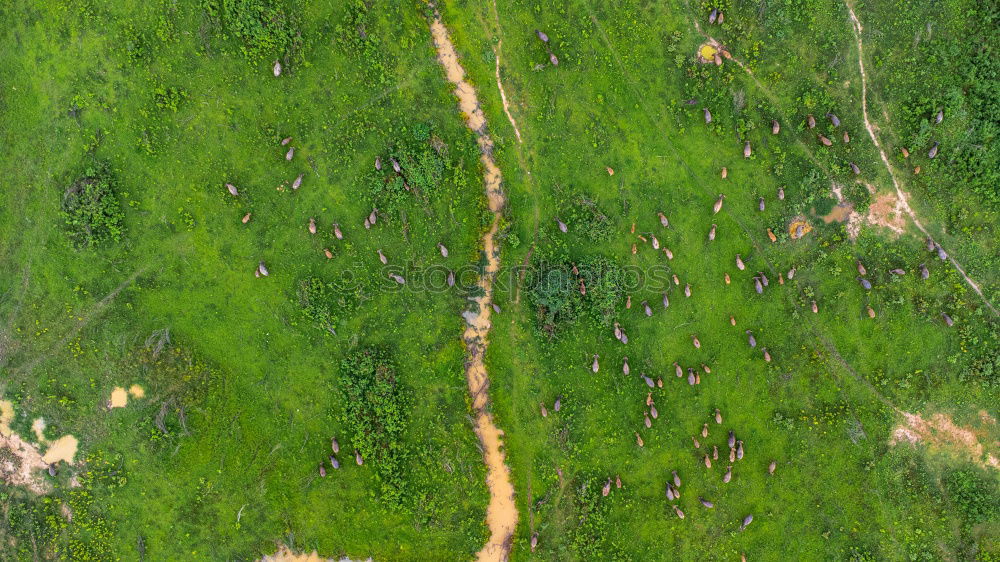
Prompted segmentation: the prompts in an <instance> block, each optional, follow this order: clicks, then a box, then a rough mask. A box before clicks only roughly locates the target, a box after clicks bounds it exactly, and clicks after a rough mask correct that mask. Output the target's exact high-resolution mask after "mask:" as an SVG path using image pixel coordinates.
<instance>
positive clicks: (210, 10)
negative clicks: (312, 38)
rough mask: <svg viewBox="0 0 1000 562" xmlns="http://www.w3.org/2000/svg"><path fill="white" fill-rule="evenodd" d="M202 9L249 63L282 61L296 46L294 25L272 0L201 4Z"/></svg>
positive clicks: (207, 0) (222, 0)
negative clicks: (237, 44)
mask: <svg viewBox="0 0 1000 562" xmlns="http://www.w3.org/2000/svg"><path fill="white" fill-rule="evenodd" d="M204 8H205V12H206V13H207V14H208V15H209V17H210V18H212V19H213V20H215V21H217V22H218V23H220V24H221V26H222V28H223V29H224V30H225V31H226V32H227V33H231V34H233V35H235V36H236V38H237V39H239V40H240V51H241V52H242V53H243V54H244V55H245V56H246V57H247V58H248V59H250V60H251V61H253V62H260V61H262V60H265V59H270V58H282V57H286V56H288V55H290V54H291V51H292V50H293V49H294V48H295V46H296V41H297V39H298V30H297V29H296V25H295V21H294V20H293V18H292V17H291V16H289V15H288V14H286V13H285V10H284V9H283V8H282V7H281V6H280V5H279V4H278V2H275V1H274V0H205V2H204Z"/></svg>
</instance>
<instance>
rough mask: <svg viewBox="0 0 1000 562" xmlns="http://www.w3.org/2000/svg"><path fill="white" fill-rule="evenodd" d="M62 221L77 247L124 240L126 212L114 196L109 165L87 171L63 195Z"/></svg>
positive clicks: (100, 165)
mask: <svg viewBox="0 0 1000 562" xmlns="http://www.w3.org/2000/svg"><path fill="white" fill-rule="evenodd" d="M62 212H63V218H64V220H65V221H66V226H67V227H68V232H69V236H70V239H71V240H72V241H73V243H74V244H75V245H76V246H77V247H78V248H87V247H92V246H97V245H100V244H102V243H104V242H107V241H113V242H118V241H120V240H121V237H122V234H123V233H124V229H125V225H124V222H125V212H124V211H123V210H122V206H121V203H120V202H119V201H118V195H117V194H116V193H115V180H114V176H113V175H112V173H111V169H110V167H109V166H108V165H107V164H106V163H97V164H94V165H92V166H90V167H88V168H87V169H86V171H85V172H84V174H83V176H81V177H80V178H79V179H77V180H76V181H74V182H73V183H72V184H71V185H70V186H69V187H68V188H66V191H65V193H64V194H63V201H62Z"/></svg>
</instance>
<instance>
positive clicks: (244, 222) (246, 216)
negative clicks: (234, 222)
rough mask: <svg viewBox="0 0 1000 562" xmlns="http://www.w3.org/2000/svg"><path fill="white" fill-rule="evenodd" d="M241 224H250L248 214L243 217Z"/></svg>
mask: <svg viewBox="0 0 1000 562" xmlns="http://www.w3.org/2000/svg"><path fill="white" fill-rule="evenodd" d="M242 220H243V224H246V223H248V222H250V213H247V214H245V215H243V219H242Z"/></svg>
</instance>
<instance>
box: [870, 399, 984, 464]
mask: <svg viewBox="0 0 1000 562" xmlns="http://www.w3.org/2000/svg"><path fill="white" fill-rule="evenodd" d="M901 414H902V416H903V419H904V422H903V423H901V424H899V425H897V426H896V427H895V429H893V431H892V437H890V438H889V445H899V444H901V443H908V444H910V445H917V444H918V443H919V444H923V445H926V446H927V447H928V448H930V449H933V450H935V451H942V452H946V453H949V454H951V455H954V456H957V457H963V458H966V459H968V460H970V461H972V462H974V463H976V464H978V465H979V466H982V467H983V468H988V467H989V468H1000V460H998V455H1000V442H997V441H996V440H995V439H993V440H992V441H993V443H992V445H991V443H990V442H991V439H990V437H989V433H990V431H989V429H988V428H989V426H990V425H995V422H994V424H990V423H989V422H990V421H993V420H992V418H991V417H990V416H989V414H987V413H986V412H985V411H983V412H980V419H981V420H982V421H983V424H982V425H983V427H980V428H973V427H963V426H959V425H957V424H956V423H955V422H954V420H952V419H951V416H949V415H947V414H943V413H937V414H933V415H931V416H928V417H927V418H924V417H923V416H922V415H920V414H911V413H909V412H901ZM984 443H985V445H984ZM990 449H993V450H992V451H991V450H990Z"/></svg>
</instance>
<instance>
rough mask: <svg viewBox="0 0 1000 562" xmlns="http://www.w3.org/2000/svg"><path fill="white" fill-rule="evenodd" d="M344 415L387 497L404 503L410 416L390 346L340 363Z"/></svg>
mask: <svg viewBox="0 0 1000 562" xmlns="http://www.w3.org/2000/svg"><path fill="white" fill-rule="evenodd" d="M340 390H341V393H342V394H343V399H344V413H343V416H342V418H343V421H344V423H345V424H346V425H347V427H348V428H349V429H350V432H351V442H352V444H353V445H354V447H355V448H357V450H358V451H360V452H361V455H362V457H364V460H365V465H366V466H372V467H373V468H374V469H375V472H376V476H377V479H378V481H379V484H380V488H381V489H380V495H381V498H382V500H383V501H384V502H385V503H386V504H387V505H389V506H393V507H398V506H401V505H402V503H403V501H404V499H405V496H406V494H405V491H406V480H407V479H406V474H407V470H406V461H407V457H408V453H407V451H406V449H405V447H404V445H403V434H404V432H405V431H406V425H407V420H408V418H409V411H408V404H407V400H406V395H405V393H404V392H403V389H402V388H401V386H400V384H399V380H398V379H397V376H396V369H395V366H394V365H393V363H392V360H391V359H390V357H389V354H388V352H386V351H385V350H383V349H380V348H368V349H364V350H362V351H358V352H356V353H353V354H351V355H349V356H348V357H347V358H345V359H344V360H343V361H341V363H340Z"/></svg>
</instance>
